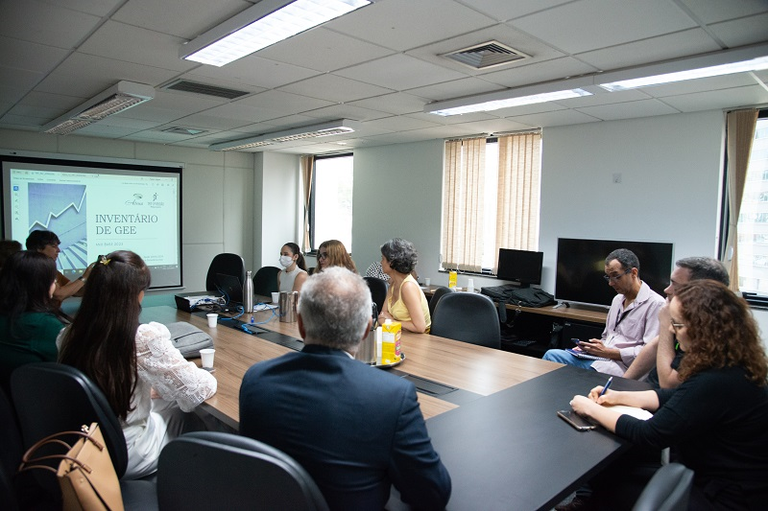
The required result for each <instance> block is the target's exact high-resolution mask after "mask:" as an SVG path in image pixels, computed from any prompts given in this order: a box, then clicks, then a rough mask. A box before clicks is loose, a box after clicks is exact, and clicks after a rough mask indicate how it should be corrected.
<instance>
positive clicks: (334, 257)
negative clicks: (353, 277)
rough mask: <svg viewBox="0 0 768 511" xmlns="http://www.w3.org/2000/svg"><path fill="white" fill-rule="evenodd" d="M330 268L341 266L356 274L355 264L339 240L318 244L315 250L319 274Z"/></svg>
mask: <svg viewBox="0 0 768 511" xmlns="http://www.w3.org/2000/svg"><path fill="white" fill-rule="evenodd" d="M331 266H343V267H344V268H346V269H348V270H349V271H353V272H355V273H357V267H356V266H355V262H354V261H353V260H352V258H351V257H350V256H349V252H347V249H346V248H345V247H344V244H343V243H342V242H340V241H339V240H328V241H324V242H322V243H320V247H318V249H317V269H316V270H315V271H316V272H318V273H319V272H321V271H323V270H324V269H326V268H330V267H331Z"/></svg>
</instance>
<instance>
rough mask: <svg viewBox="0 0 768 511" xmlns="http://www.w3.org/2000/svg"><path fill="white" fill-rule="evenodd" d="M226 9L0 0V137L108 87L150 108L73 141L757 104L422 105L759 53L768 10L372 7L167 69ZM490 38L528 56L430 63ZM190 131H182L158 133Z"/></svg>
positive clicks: (614, 100)
mask: <svg viewBox="0 0 768 511" xmlns="http://www.w3.org/2000/svg"><path fill="white" fill-rule="evenodd" d="M253 3H254V2H248V1H243V0H217V1H215V2H211V1H209V0H162V1H159V0H48V1H41V0H2V1H0V20H2V22H1V23H0V128H9V129H19V130H31V131H40V128H41V127H42V126H43V125H44V124H46V123H48V122H49V121H51V120H53V119H55V118H56V117H58V116H60V115H62V114H64V113H66V112H67V111H68V110H70V109H72V108H74V107H76V106H78V105H79V104H80V103H82V102H83V101H85V100H86V99H89V98H91V97H93V96H95V95H96V94H98V93H99V92H101V91H103V90H105V89H107V88H109V87H110V86H112V85H114V84H115V83H117V82H118V81H120V80H129V81H133V82H140V83H145V84H148V85H151V86H154V87H156V88H158V90H157V93H156V96H155V99H154V100H152V101H149V102H147V103H144V104H142V105H139V106H137V107H134V108H132V109H129V110H126V111H125V112H122V113H120V114H118V115H114V116H112V117H110V118H108V119H106V120H104V121H101V122H98V123H95V124H93V125H91V126H89V127H87V128H85V129H82V130H80V131H78V132H76V133H74V134H71V135H67V136H70V137H74V136H79V135H86V136H92V137H104V138H113V139H123V140H133V141H145V142H156V143H161V144H168V145H177V146H186V147H198V148H207V147H208V146H209V145H210V144H212V143H217V142H222V141H225V140H231V139H236V138H244V137H247V136H254V135H260V134H263V133H266V132H270V131H280V130H285V129H288V128H292V127H296V126H302V125H310V124H317V123H321V122H325V121H329V120H334V119H340V118H347V119H352V120H355V121H359V129H358V130H357V131H356V132H354V133H351V134H348V135H337V136H333V137H327V138H324V139H320V140H322V141H323V143H318V140H317V139H315V140H305V141H303V142H293V143H290V144H286V145H285V146H281V147H280V148H278V149H274V147H275V146H272V147H270V150H277V151H283V152H289V153H315V154H320V153H327V152H338V151H340V150H349V149H351V148H356V147H373V146H377V145H386V144H393V143H403V142H413V141H422V140H429V139H439V138H449V137H460V136H466V135H472V134H479V133H494V132H495V133H498V132H504V131H514V130H520V129H527V128H531V127H547V126H559V125H567V124H580V123H588V122H600V121H606V120H616V119H627V118H634V117H646V116H653V115H664V114H674V113H680V112H692V111H698V110H712V109H728V108H734V107H740V106H748V105H766V104H768V87H767V86H766V83H768V71H762V72H757V73H743V74H740V75H732V76H730V77H719V78H710V79H701V80H696V81H691V82H685V83H681V84H678V85H666V86H660V87H653V88H645V89H642V90H633V91H627V92H614V93H608V92H605V91H602V89H599V88H598V87H596V86H590V87H587V89H588V90H589V91H590V92H593V93H594V94H595V95H594V96H589V97H584V98H578V99H571V100H565V101H557V102H551V103H544V104H539V105H530V106H524V107H517V108H508V109H505V110H499V111H496V112H491V113H480V114H468V115H462V116H453V117H439V116H436V115H433V114H429V113H424V112H423V110H424V107H425V105H427V104H428V103H430V102H434V101H438V100H446V99H453V98H457V97H461V96H468V95H475V94H482V93H487V92H493V91H498V90H503V89H506V88H515V87H520V86H524V85H531V84H536V83H541V82H548V81H555V80H562V79H565V78H569V77H577V76H582V75H587V76H589V75H593V74H595V73H601V72H606V71H613V70H619V69H623V68H627V67H632V66H639V65H644V64H649V63H654V62H658V61H663V60H668V59H675V58H680V57H684V56H690V55H697V54H703V53H709V52H715V51H720V50H724V49H731V48H737V47H741V46H746V45H752V44H756V43H764V42H766V41H768V0H572V1H569V0H375V3H374V4H372V5H369V6H367V7H365V8H362V9H360V10H358V11H356V12H353V13H351V14H349V15H347V16H344V17H342V18H340V19H337V20H335V21H331V22H329V23H327V24H325V25H323V26H322V27H318V28H315V29H313V30H310V31H308V32H305V33H303V34H300V35H298V36H295V37H293V38H291V39H288V40H286V41H283V42H281V43H278V44H276V45H274V46H272V47H269V48H266V49H264V50H262V51H260V52H257V53H255V54H252V55H250V56H248V57H245V58H243V59H241V60H239V61H236V62H234V63H232V64H229V65H226V66H224V67H221V68H217V67H212V66H206V65H200V64H195V63H193V62H188V61H185V60H181V59H179V56H178V54H179V48H180V46H181V45H182V44H184V43H185V42H187V41H189V40H191V39H194V38H195V37H196V36H198V35H200V34H202V33H204V32H205V31H207V30H209V29H211V28H213V27H214V26H216V25H217V24H219V23H221V22H222V21H224V20H226V19H228V18H230V17H232V16H233V15H235V14H237V13H239V12H241V11H243V10H244V9H247V8H249V7H250V6H251V5H252V4H253ZM489 40H496V41H499V42H501V43H503V44H506V45H508V46H511V47H512V48H515V49H516V50H519V51H521V52H523V53H525V54H527V55H530V56H531V58H530V59H527V60H525V61H523V62H521V63H517V64H512V65H506V66H501V67H496V68H490V69H487V70H483V71H477V70H473V69H470V68H468V67H465V66H463V65H461V64H458V63H456V62H453V61H449V60H447V59H445V58H443V57H441V56H440V55H442V54H444V53H448V52H450V51H454V50H458V49H462V48H465V47H467V46H471V45H475V44H478V43H483V42H487V41H489ZM179 78H183V79H187V80H191V81H195V82H201V83H205V84H211V85H217V86H222V87H227V88H233V89H239V90H244V91H248V92H249V95H247V96H244V97H242V98H240V99H237V100H234V101H228V100H224V99H220V98H216V97H211V96H204V95H200V94H193V93H186V92H176V91H168V90H163V89H160V87H162V86H164V85H166V84H168V83H170V82H172V81H174V80H176V79H179ZM176 126H178V127H185V128H195V129H202V130H205V133H202V134H200V135H197V136H189V135H181V134H173V133H166V132H163V131H162V130H165V129H168V128H172V127H176Z"/></svg>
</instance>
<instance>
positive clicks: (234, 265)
mask: <svg viewBox="0 0 768 511" xmlns="http://www.w3.org/2000/svg"><path fill="white" fill-rule="evenodd" d="M218 273H221V274H222V275H231V276H233V277H237V279H238V280H239V281H240V284H239V287H240V288H241V289H242V287H243V283H244V282H245V261H243V258H242V257H240V256H239V255H237V254H231V253H228V252H225V253H223V254H219V255H217V256H216V257H214V258H213V260H212V261H211V264H210V266H209V267H208V273H207V274H206V276H205V290H206V291H217V287H216V274H218Z"/></svg>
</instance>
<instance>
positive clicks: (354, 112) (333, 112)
mask: <svg viewBox="0 0 768 511" xmlns="http://www.w3.org/2000/svg"><path fill="white" fill-rule="evenodd" d="M305 113H306V115H308V116H310V117H317V118H318V119H329V118H330V119H352V120H353V121H372V120H374V119H382V118H384V117H391V116H392V114H389V113H387V112H380V111H378V110H371V109H370V108H362V107H359V106H353V105H332V106H326V107H323V108H318V109H317V110H311V111H308V112H305Z"/></svg>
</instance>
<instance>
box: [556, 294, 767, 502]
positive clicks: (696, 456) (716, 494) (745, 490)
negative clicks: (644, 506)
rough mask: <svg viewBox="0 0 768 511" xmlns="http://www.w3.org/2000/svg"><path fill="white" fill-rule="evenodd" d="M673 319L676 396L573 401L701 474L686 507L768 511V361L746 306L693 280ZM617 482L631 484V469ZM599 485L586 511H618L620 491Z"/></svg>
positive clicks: (596, 396) (677, 300)
mask: <svg viewBox="0 0 768 511" xmlns="http://www.w3.org/2000/svg"><path fill="white" fill-rule="evenodd" d="M669 313H670V316H671V324H669V325H668V328H669V329H670V331H672V332H674V333H675V336H676V337H677V340H678V342H679V343H680V347H681V349H682V350H683V351H684V352H685V357H684V358H683V361H682V363H681V364H680V368H679V377H680V379H681V381H682V384H681V385H680V386H679V387H678V388H677V389H660V390H650V391H641V392H618V391H611V390H609V391H607V392H606V393H605V394H603V395H602V396H601V395H600V393H601V391H602V389H603V388H602V387H595V388H594V389H592V391H591V392H590V393H589V397H584V396H575V397H574V398H573V401H572V402H571V406H572V407H573V409H574V410H575V411H576V412H578V413H579V414H581V415H585V416H587V417H589V418H591V419H592V420H593V421H596V422H598V423H599V424H600V425H602V426H603V427H605V428H606V429H608V430H610V431H612V432H615V433H616V434H617V435H619V436H621V437H623V438H627V439H629V440H631V441H632V442H634V443H635V444H637V445H644V446H652V447H659V448H663V447H667V446H672V447H674V448H675V449H676V452H677V455H678V456H679V461H680V462H681V463H683V464H685V465H686V466H687V467H688V468H690V469H692V470H693V471H694V474H695V476H694V488H693V491H692V492H691V501H690V509H758V508H760V509H764V508H765V507H764V506H765V503H766V502H768V386H766V385H767V383H768V382H766V375H768V359H766V353H765V350H764V348H763V346H762V342H761V340H760V336H759V334H758V329H757V324H756V323H755V320H754V318H753V317H752V314H751V312H750V310H749V306H748V305H747V303H746V302H745V301H744V300H743V299H742V298H741V297H740V296H737V295H735V294H734V293H733V292H732V291H730V290H729V289H728V288H727V287H726V286H725V285H723V284H721V283H720V282H716V281H713V280H696V281H692V282H689V283H688V284H685V285H683V286H680V287H679V288H677V289H676V291H675V297H674V298H673V299H672V302H671V303H670V305H669ZM601 405H609V406H610V405H629V406H635V407H639V408H644V409H646V410H649V411H651V412H654V416H653V417H652V418H650V419H649V420H647V421H642V420H638V419H635V418H634V417H631V416H629V415H622V414H621V413H620V412H617V411H613V410H611V409H609V408H606V407H604V406H601ZM606 472H609V471H606ZM613 472H614V475H615V474H616V473H617V471H615V470H614V471H613ZM621 476H623V478H624V479H630V478H631V476H630V474H628V473H627V472H626V471H624V472H623V473H621ZM601 479H603V478H602V477H598V478H596V479H595V480H593V483H598V482H599V481H600V480H601ZM609 479H610V478H609ZM598 484H599V485H598ZM598 484H596V487H595V492H594V494H593V498H592V499H591V500H590V501H589V504H590V506H589V508H590V509H592V508H594V509H600V508H601V507H600V506H596V505H593V504H598V503H601V502H602V501H606V505H607V506H609V507H611V508H613V509H620V506H618V505H617V502H616V501H615V500H613V501H611V499H609V498H606V497H608V495H609V494H613V495H617V494H619V493H620V492H618V491H617V488H616V487H615V486H614V487H613V488H612V489H610V490H608V485H607V484H603V483H602V481H600V482H599V483H598ZM601 490H603V494H602V495H601ZM606 490H607V491H606ZM617 498H618V497H617ZM592 501H595V502H594V503H593V502H592Z"/></svg>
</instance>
